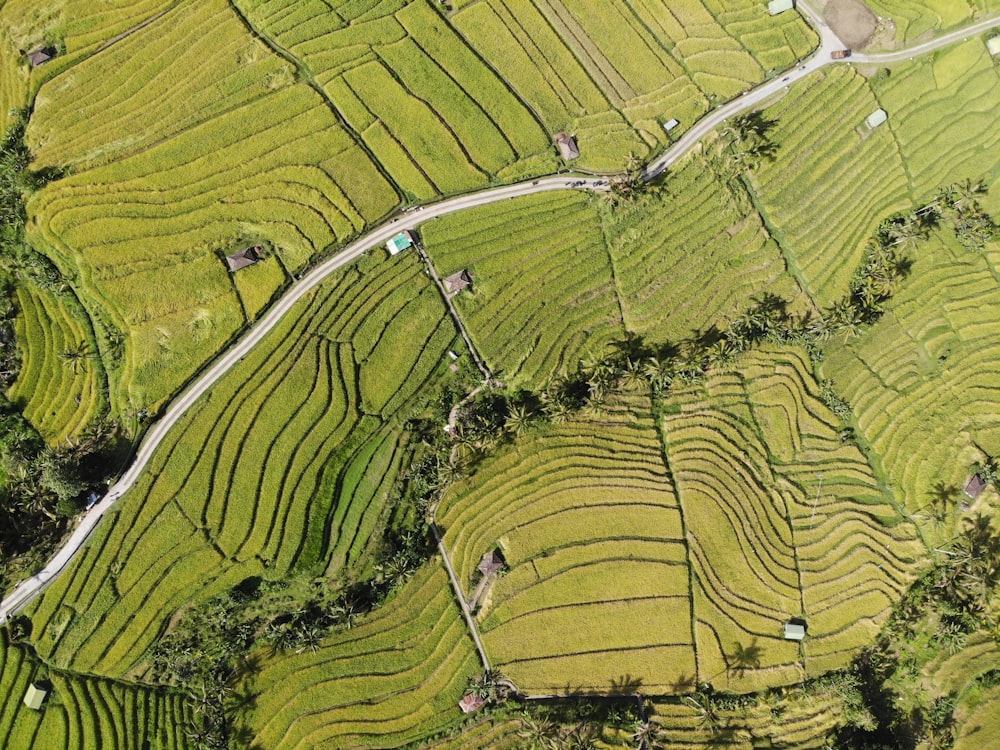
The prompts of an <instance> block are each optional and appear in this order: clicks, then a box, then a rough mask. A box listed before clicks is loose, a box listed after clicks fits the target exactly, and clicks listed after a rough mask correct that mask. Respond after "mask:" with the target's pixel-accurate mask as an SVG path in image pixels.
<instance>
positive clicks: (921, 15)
mask: <svg viewBox="0 0 1000 750" xmlns="http://www.w3.org/2000/svg"><path fill="white" fill-rule="evenodd" d="M865 5H867V6H868V7H869V8H870V9H871V10H872V12H873V13H875V14H876V15H878V16H884V17H885V18H891V19H892V21H893V23H894V24H895V25H896V39H897V40H898V41H912V40H914V39H918V38H921V37H925V36H930V32H935V31H946V30H948V29H950V28H952V27H954V26H958V25H959V24H962V23H967V22H969V21H971V20H972V19H973V18H976V17H978V16H979V15H981V14H982V13H984V12H991V11H995V10H1000V3H998V2H997V0H969V2H961V3H956V2H952V0H865Z"/></svg>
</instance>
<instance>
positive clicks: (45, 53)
mask: <svg viewBox="0 0 1000 750" xmlns="http://www.w3.org/2000/svg"><path fill="white" fill-rule="evenodd" d="M55 56H56V51H55V48H54V47H39V48H38V49H33V50H31V52H29V53H28V63H29V64H30V65H31V67H33V68H37V67H38V66H39V65H43V64H44V63H47V62H48V61H49V60H51V59H52V58H53V57H55Z"/></svg>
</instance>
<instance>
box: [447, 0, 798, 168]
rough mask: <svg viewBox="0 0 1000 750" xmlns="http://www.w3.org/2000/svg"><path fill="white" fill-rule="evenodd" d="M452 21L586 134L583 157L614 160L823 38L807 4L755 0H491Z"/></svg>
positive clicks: (523, 87)
mask: <svg viewBox="0 0 1000 750" xmlns="http://www.w3.org/2000/svg"><path fill="white" fill-rule="evenodd" d="M453 19H454V23H455V25H456V27H457V28H458V29H459V30H460V31H461V32H462V33H463V34H464V35H465V36H466V37H467V38H468V39H469V40H470V41H471V43H472V45H473V46H474V47H475V48H476V49H477V50H478V51H479V52H480V53H481V54H482V55H483V56H484V57H485V58H486V60H487V61H489V62H490V64H491V65H492V66H493V67H494V68H495V69H496V70H498V71H499V72H500V74H501V75H502V76H503V77H504V78H505V79H506V80H508V81H509V82H510V84H511V85H512V86H513V88H514V89H515V91H517V93H518V94H519V95H520V96H521V97H522V98H523V99H524V101H526V102H528V103H529V104H530V105H531V106H532V108H533V109H534V111H536V112H538V113H539V115H540V116H541V118H542V120H543V121H544V122H545V125H546V126H547V128H548V129H549V130H550V132H555V131H558V130H564V129H568V130H570V131H571V132H574V133H575V134H576V136H577V139H578V142H579V144H580V152H581V156H580V160H579V163H580V164H581V165H583V166H587V167H590V168H595V169H608V170H610V169H616V168H620V166H621V165H622V164H623V163H624V162H625V160H626V159H627V156H628V154H629V152H634V153H635V154H637V155H639V156H644V155H646V154H648V153H651V151H652V150H655V149H658V148H659V147H661V146H662V145H664V144H665V143H666V142H667V136H666V135H665V134H664V131H663V129H662V123H663V122H665V121H666V120H668V119H670V118H677V119H678V120H679V121H680V123H681V126H682V127H681V130H679V131H676V132H678V133H679V132H681V131H682V130H683V129H685V128H687V127H690V125H691V124H693V122H694V121H695V120H696V119H697V118H698V117H699V116H700V115H701V114H703V113H704V112H705V111H707V110H708V109H709V107H710V106H711V105H712V104H714V103H715V102H716V101H722V100H725V99H729V98H731V97H732V96H735V95H737V94H739V93H740V92H741V91H743V90H745V89H747V88H749V87H750V86H751V85H753V84H755V83H759V82H760V81H761V80H763V79H764V78H765V76H766V75H768V73H770V72H772V71H777V70H781V69H784V68H786V67H789V66H791V65H792V64H794V62H795V61H796V60H797V59H799V58H801V57H803V56H805V55H806V54H807V53H808V52H809V51H810V50H811V49H812V48H813V46H814V45H815V36H814V35H813V32H812V31H811V30H810V29H809V28H808V27H807V26H806V25H805V23H804V22H803V21H802V19H801V17H799V16H798V15H797V14H791V13H788V14H784V15H783V16H780V17H778V16H774V17H772V16H768V15H767V14H765V13H761V12H760V8H759V5H757V4H755V3H753V2H749V1H747V0H740V1H739V2H735V3H733V2H727V3H723V2H718V0H705V2H694V3H685V4H683V5H678V4H676V3H674V4H670V3H666V2H662V0H659V1H656V2H650V3H639V4H635V3H631V4H630V3H624V2H620V1H619V0H600V1H599V2H589V3H586V4H580V3H564V2H562V1H561V0H540V1H539V2H529V1H528V0H488V1H487V2H480V3H473V4H470V5H468V7H464V8H462V9H460V10H459V11H458V12H457V13H456V14H455V15H454V16H453Z"/></svg>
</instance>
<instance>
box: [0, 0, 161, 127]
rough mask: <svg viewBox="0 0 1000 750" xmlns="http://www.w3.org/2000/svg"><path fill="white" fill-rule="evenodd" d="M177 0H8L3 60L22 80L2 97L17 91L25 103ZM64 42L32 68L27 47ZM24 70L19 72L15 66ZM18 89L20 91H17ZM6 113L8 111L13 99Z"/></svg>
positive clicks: (0, 14) (0, 11) (0, 42)
mask: <svg viewBox="0 0 1000 750" xmlns="http://www.w3.org/2000/svg"><path fill="white" fill-rule="evenodd" d="M171 4H172V3H171V0H108V2H100V3H94V2H92V1H91V0H54V1H53V2H49V3H44V4H39V3H37V2H34V0H8V2H5V3H4V4H3V6H2V8H0V50H2V51H0V60H2V61H3V62H2V65H3V67H4V68H5V69H6V70H5V72H4V73H3V75H4V76H10V75H14V76H16V79H17V85H16V87H15V88H14V89H12V90H6V91H4V89H3V87H0V91H2V92H3V93H2V94H0V98H3V97H6V96H13V97H14V99H15V100H16V106H24V104H25V103H26V102H27V98H28V97H29V96H30V93H33V90H34V89H36V88H37V86H38V85H39V84H40V83H41V82H42V81H44V80H46V79H48V78H50V77H51V76H53V75H54V74H56V73H58V72H59V71H61V70H65V69H67V68H70V67H72V66H73V65H74V64H76V63H78V62H80V61H81V60H83V59H84V58H86V57H88V56H90V55H92V54H94V53H95V52H98V51H100V50H101V49H102V48H103V47H105V46H106V45H108V44H109V43H111V42H112V41H113V40H114V39H115V38H117V37H120V36H121V35H122V34H125V33H126V32H128V31H129V30H130V29H134V28H136V27H138V26H139V25H141V24H143V23H145V22H147V21H149V20H150V19H152V18H153V17H155V16H156V15H157V14H159V13H161V12H163V11H164V10H166V9H167V8H168V7H169V6H170V5H171ZM43 44H44V45H50V46H51V45H58V46H59V48H60V54H59V55H58V56H57V57H56V58H54V59H53V60H50V61H49V62H47V63H44V64H43V65H41V66H39V67H38V68H35V69H31V68H29V66H28V63H27V60H26V59H25V57H24V55H23V54H22V53H24V52H27V51H30V50H33V49H35V48H37V47H40V46H42V45H43ZM15 66H18V67H19V70H17V72H16V73H15V72H14V67H15ZM15 92H16V93H15ZM3 103H4V105H5V106H4V108H3V114H2V115H0V118H3V117H6V116H7V106H6V104H7V102H3Z"/></svg>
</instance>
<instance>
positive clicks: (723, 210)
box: [605, 157, 808, 341]
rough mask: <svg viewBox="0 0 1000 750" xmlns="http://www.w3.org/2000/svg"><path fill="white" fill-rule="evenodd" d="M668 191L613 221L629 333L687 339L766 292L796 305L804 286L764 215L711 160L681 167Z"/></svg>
mask: <svg viewBox="0 0 1000 750" xmlns="http://www.w3.org/2000/svg"><path fill="white" fill-rule="evenodd" d="M667 190H668V192H667V194H666V195H665V196H664V197H663V198H661V199H660V200H658V201H651V202H644V203H642V204H640V205H639V206H638V207H637V208H635V209H632V210H619V211H615V212H612V213H610V214H609V215H608V216H607V217H606V222H605V234H606V237H607V243H608V248H609V250H610V252H611V257H612V260H613V266H614V276H615V282H616V286H617V288H618V292H619V296H620V299H621V304H622V309H623V313H624V318H625V325H626V327H627V328H628V330H630V331H632V332H634V333H638V334H641V335H643V336H645V337H647V338H649V339H651V340H654V341H666V340H671V341H679V340H681V339H685V338H688V337H690V336H691V335H692V334H693V333H694V332H695V331H698V330H705V329H707V328H709V327H710V326H712V325H713V324H714V325H719V326H723V325H724V321H725V320H727V319H728V318H730V317H732V316H734V315H736V314H739V313H741V312H743V310H744V309H745V308H746V305H747V300H749V299H752V298H754V297H755V296H758V295H760V294H763V293H765V292H767V293H771V294H776V295H778V296H780V297H782V298H783V299H786V300H790V301H792V302H793V306H795V303H796V302H797V300H796V297H797V296H798V295H799V294H800V291H799V288H798V285H797V284H796V283H795V280H794V278H793V277H792V276H791V275H790V274H788V273H787V271H786V268H785V261H784V258H783V257H782V254H781V249H780V248H779V247H778V246H777V244H776V243H775V242H774V240H773V239H771V238H770V236H769V234H768V231H767V229H766V228H765V227H764V226H763V224H762V222H761V218H760V215H759V214H758V213H757V212H756V211H755V210H754V209H753V208H752V207H750V206H749V205H745V206H744V205H741V204H739V203H737V201H736V200H735V199H734V198H733V196H732V194H731V193H730V191H729V190H728V189H727V188H725V187H723V185H722V183H721V182H720V181H719V180H718V179H717V178H716V177H715V176H714V175H713V172H712V169H711V167H710V166H709V165H708V164H706V162H705V160H704V159H701V158H697V157H694V158H690V159H688V160H687V161H685V162H684V164H683V165H681V166H680V167H678V168H676V169H675V170H674V171H673V172H672V173H671V175H670V178H669V180H668V182H667ZM801 302H803V303H805V304H807V305H808V300H801Z"/></svg>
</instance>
